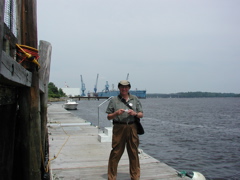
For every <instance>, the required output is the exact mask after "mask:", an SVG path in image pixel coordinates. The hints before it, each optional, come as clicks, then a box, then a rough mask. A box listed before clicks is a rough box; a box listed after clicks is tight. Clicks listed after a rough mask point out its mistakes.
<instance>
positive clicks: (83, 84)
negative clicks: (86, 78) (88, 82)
mask: <svg viewBox="0 0 240 180" xmlns="http://www.w3.org/2000/svg"><path fill="white" fill-rule="evenodd" d="M81 83H82V88H81V90H82V94H81V96H86V95H85V93H84V91H85V90H86V88H85V83H84V82H83V78H82V75H81Z"/></svg>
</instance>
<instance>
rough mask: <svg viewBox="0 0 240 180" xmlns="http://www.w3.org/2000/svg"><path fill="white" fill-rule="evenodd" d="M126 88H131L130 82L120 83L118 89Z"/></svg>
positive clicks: (123, 81)
mask: <svg viewBox="0 0 240 180" xmlns="http://www.w3.org/2000/svg"><path fill="white" fill-rule="evenodd" d="M124 86H128V87H129V89H130V88H131V84H130V82H129V81H127V80H122V81H120V82H119V83H118V88H120V87H124Z"/></svg>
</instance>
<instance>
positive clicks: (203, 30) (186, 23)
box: [37, 0, 240, 93]
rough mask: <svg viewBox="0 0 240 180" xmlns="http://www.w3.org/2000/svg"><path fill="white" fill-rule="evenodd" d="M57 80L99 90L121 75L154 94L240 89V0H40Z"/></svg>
mask: <svg viewBox="0 0 240 180" xmlns="http://www.w3.org/2000/svg"><path fill="white" fill-rule="evenodd" d="M37 6H38V38H39V40H45V41H48V42H50V43H51V44H52V58H51V59H52V62H51V72H50V82H53V83H54V84H55V85H56V86H57V87H58V88H63V87H64V85H65V82H66V83H67V85H68V86H69V87H72V88H81V79H80V75H82V76H83V81H84V83H85V86H86V89H87V90H86V92H88V91H90V92H93V89H94V85H95V82H96V78H97V74H99V79H98V86H97V89H98V91H102V90H103V89H104V86H105V84H106V81H108V83H109V85H110V89H112V84H114V87H115V88H117V83H118V82H119V81H120V80H123V79H126V77H127V74H128V73H129V81H130V82H131V84H132V89H136V88H137V89H139V90H140V89H146V90H147V93H176V92H188V91H191V92H193V91H203V92H223V93H224V92H233V93H240V81H239V79H240V10H239V7H240V1H239V0H67V1H66V0H38V1H37Z"/></svg>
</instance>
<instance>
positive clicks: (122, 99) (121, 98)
mask: <svg viewBox="0 0 240 180" xmlns="http://www.w3.org/2000/svg"><path fill="white" fill-rule="evenodd" d="M118 98H119V99H120V100H121V101H122V102H123V103H124V104H125V105H126V106H127V107H129V108H130V109H132V107H131V106H130V105H129V104H128V103H127V102H126V100H125V99H124V98H123V97H122V96H120V95H118Z"/></svg>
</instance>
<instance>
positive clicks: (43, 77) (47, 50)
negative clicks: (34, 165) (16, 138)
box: [39, 41, 52, 173]
mask: <svg viewBox="0 0 240 180" xmlns="http://www.w3.org/2000/svg"><path fill="white" fill-rule="evenodd" d="M51 54H52V46H51V44H50V43H49V42H46V41H40V44H39V56H40V58H39V63H40V65H41V68H40V70H39V81H41V82H43V85H44V92H45V93H44V94H43V93H42V94H41V95H40V102H41V103H40V104H41V140H42V152H43V153H44V155H45V156H44V161H45V162H46V163H45V164H47V163H48V160H49V158H48V154H49V152H48V151H49V146H48V129H47V128H46V127H47V102H48V82H49V76H50V64H51ZM45 173H48V172H45Z"/></svg>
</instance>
